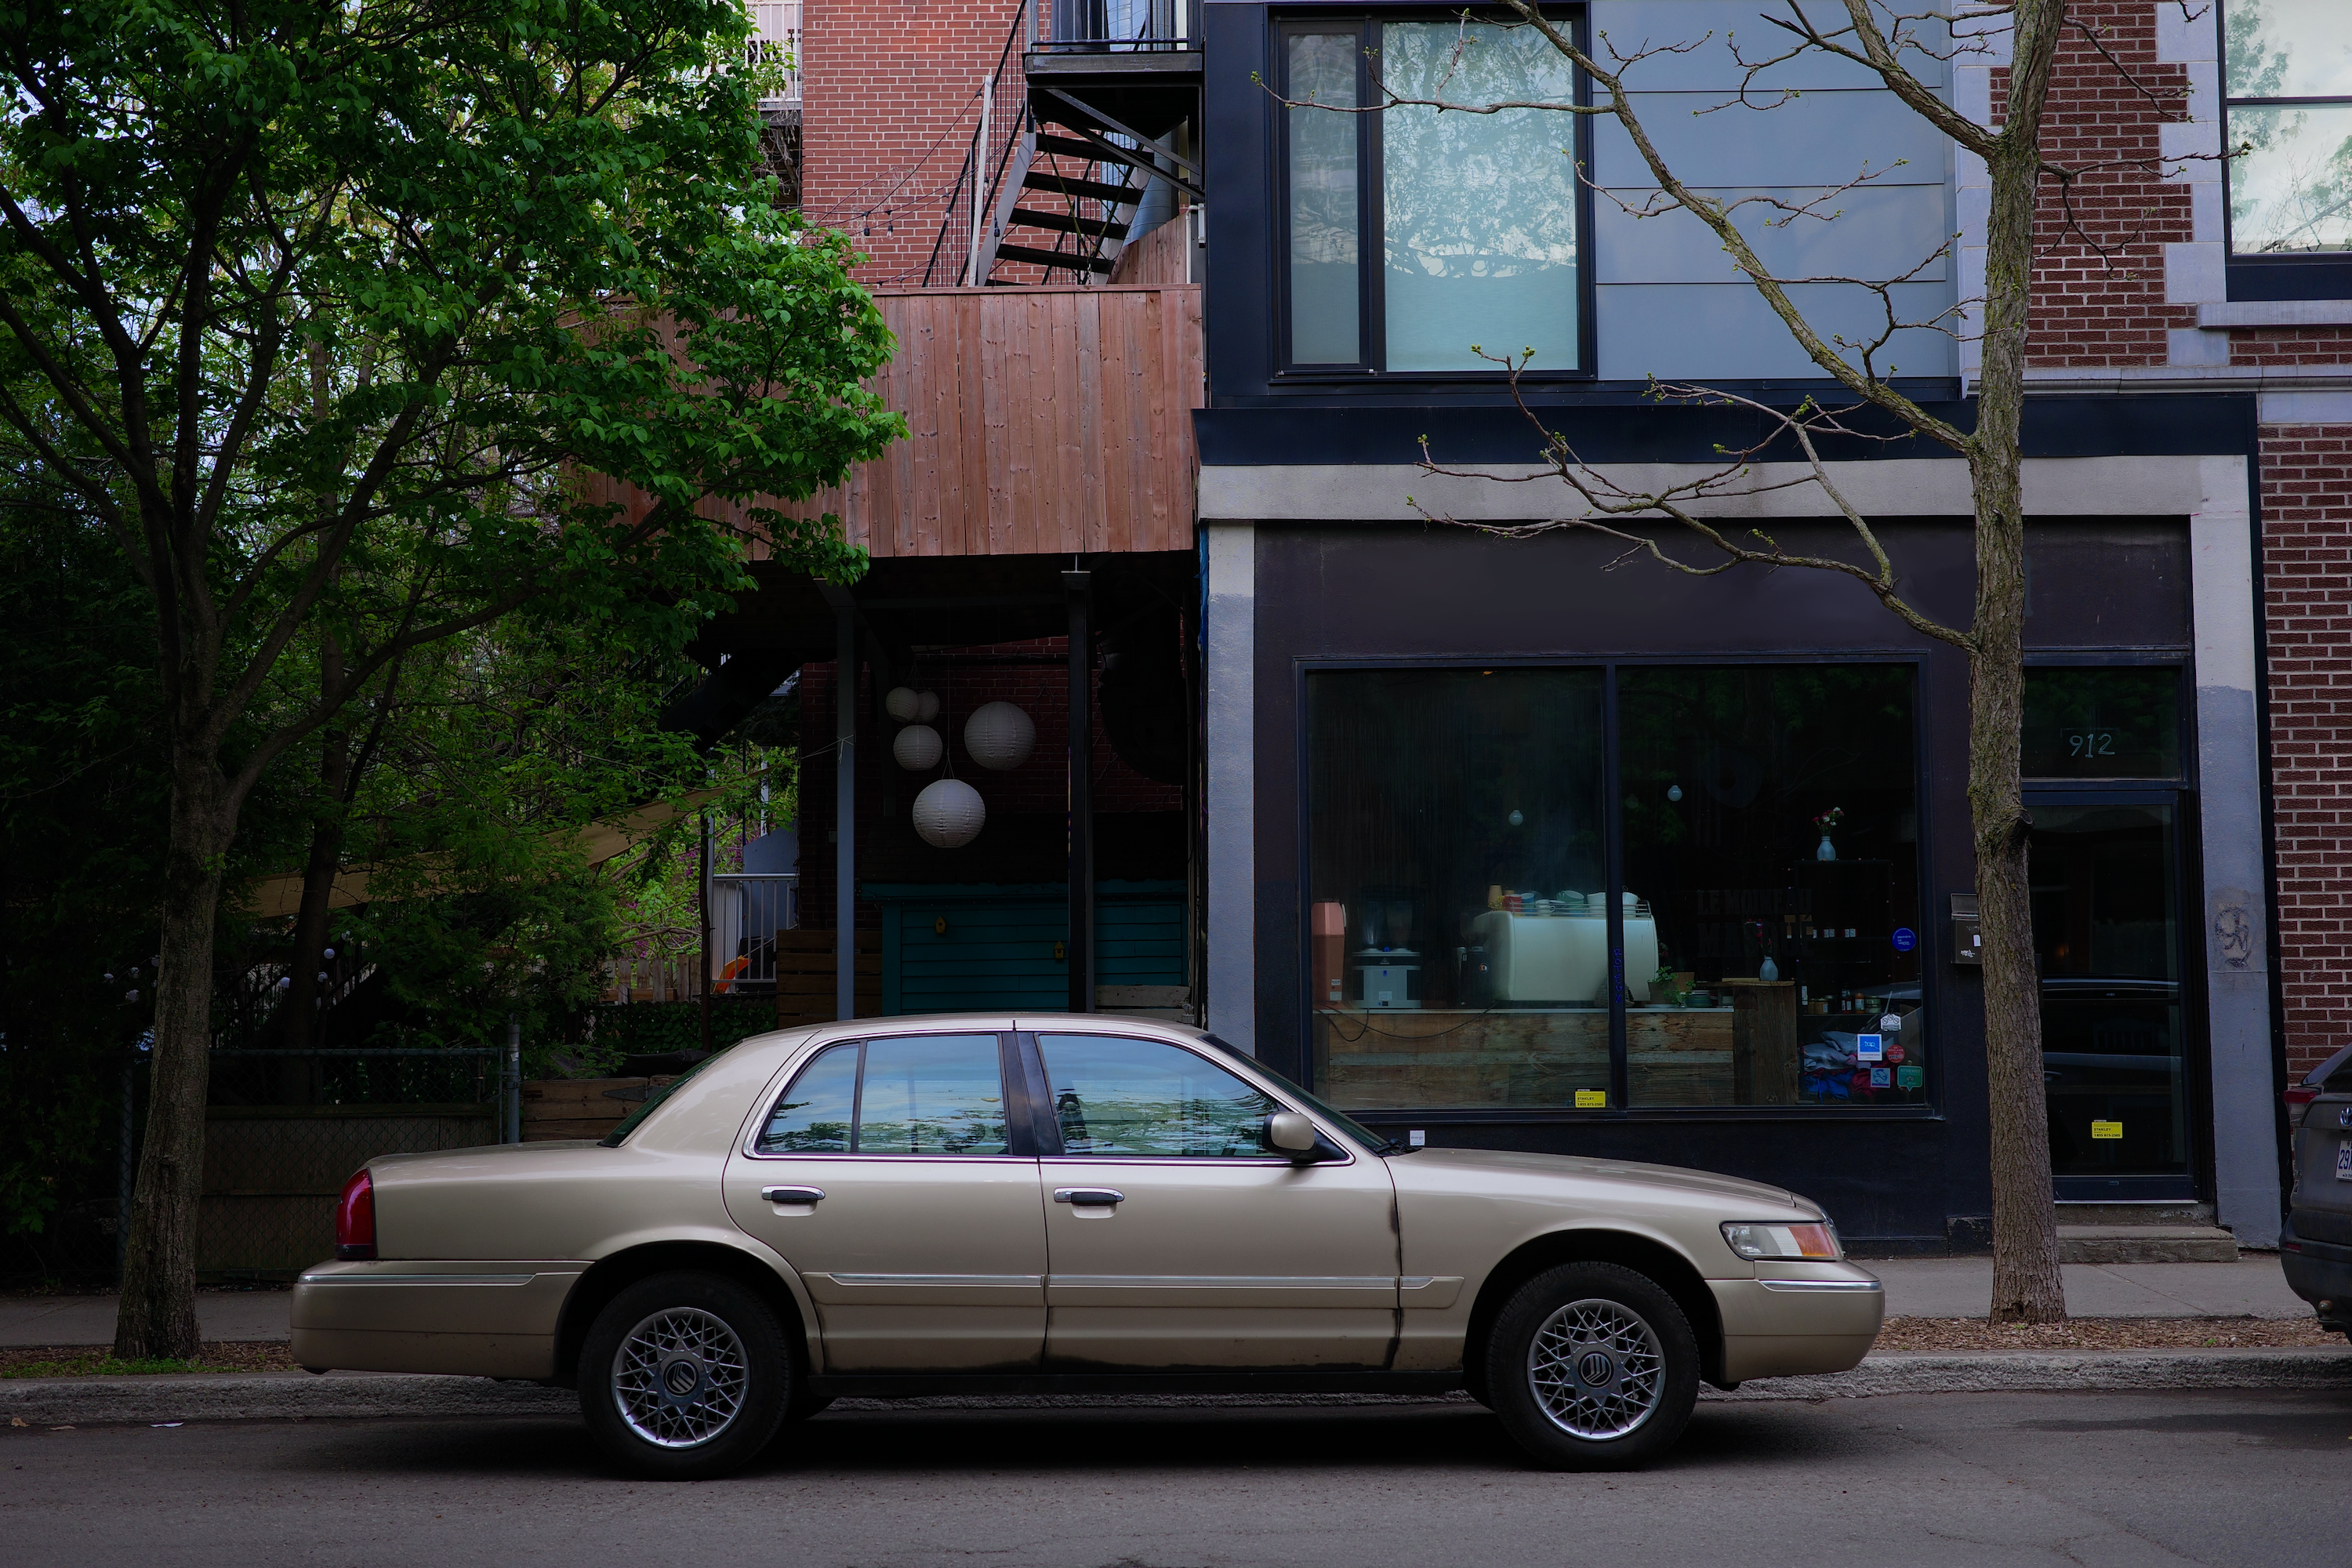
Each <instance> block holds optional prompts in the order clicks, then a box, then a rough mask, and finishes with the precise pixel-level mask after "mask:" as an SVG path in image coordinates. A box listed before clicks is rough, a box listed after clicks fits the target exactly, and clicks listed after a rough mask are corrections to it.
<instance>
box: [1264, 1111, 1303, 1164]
mask: <svg viewBox="0 0 2352 1568" xmlns="http://www.w3.org/2000/svg"><path fill="white" fill-rule="evenodd" d="M1265 1146H1266V1147H1267V1148H1269V1149H1271V1150H1273V1151H1274V1152H1276V1153H1278V1154H1287V1155H1289V1156H1290V1157H1291V1158H1292V1159H1294V1160H1311V1159H1313V1158H1314V1157H1315V1123H1313V1122H1312V1121H1307V1118H1305V1117H1304V1116H1301V1115H1299V1114H1298V1112H1297V1111H1296V1110H1277V1111H1276V1112H1274V1113H1273V1114H1272V1115H1270V1116H1268V1117H1267V1118H1266V1119H1265Z"/></svg>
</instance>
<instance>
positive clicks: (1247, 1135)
mask: <svg viewBox="0 0 2352 1568" xmlns="http://www.w3.org/2000/svg"><path fill="white" fill-rule="evenodd" d="M1037 1048H1038V1050H1039V1051H1040V1052H1041V1053H1042V1054H1043V1055H1044V1057H1045V1078H1046V1081H1047V1083H1048V1084H1049V1086H1050V1087H1051V1089H1052V1092H1053V1096H1054V1117H1055V1121H1057V1122H1059V1123H1060V1125H1061V1129H1062V1149H1063V1152H1065V1153H1070V1154H1120V1155H1140V1156H1156V1157H1160V1158H1167V1157H1175V1158H1202V1159H1215V1158H1218V1157H1221V1156H1233V1155H1245V1154H1263V1153H1265V1152H1266V1151H1265V1139H1264V1131H1265V1119H1266V1117H1267V1115H1268V1114H1269V1113H1271V1112H1273V1111H1275V1110H1279V1109H1280V1107H1278V1106H1277V1105H1276V1103H1275V1102H1274V1101H1273V1100H1270V1099H1268V1098H1267V1097H1266V1096H1265V1095H1263V1094H1260V1093H1259V1092H1258V1091H1257V1090H1256V1089H1252V1088H1251V1087H1250V1086H1249V1085H1248V1084H1246V1083H1244V1082H1243V1081H1242V1080H1241V1079H1238V1078H1236V1077H1234V1075H1233V1074H1232V1073H1229V1072H1227V1071H1226V1070H1225V1069H1224V1068H1221V1067H1218V1066H1216V1065H1215V1064H1213V1063H1212V1062H1210V1061H1207V1060H1205V1059H1204V1058H1201V1057H1199V1056H1196V1055H1194V1054H1193V1053H1192V1052H1191V1051H1188V1050H1185V1049H1183V1048H1181V1047H1177V1046H1170V1045H1163V1044H1161V1043H1160V1042H1159V1041H1157V1040H1131V1039H1122V1038H1119V1037H1117V1036H1108V1035H1041V1036H1039V1037H1037Z"/></svg>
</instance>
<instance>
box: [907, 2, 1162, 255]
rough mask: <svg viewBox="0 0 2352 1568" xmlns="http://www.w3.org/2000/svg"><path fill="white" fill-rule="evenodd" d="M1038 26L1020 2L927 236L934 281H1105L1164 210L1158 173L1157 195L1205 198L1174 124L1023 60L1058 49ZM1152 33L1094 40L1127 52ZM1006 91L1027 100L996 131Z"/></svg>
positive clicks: (1140, 45)
mask: <svg viewBox="0 0 2352 1568" xmlns="http://www.w3.org/2000/svg"><path fill="white" fill-rule="evenodd" d="M1031 26H1032V22H1031V16H1030V7H1029V4H1028V3H1027V0H1024V5H1022V6H1021V8H1020V9H1019V10H1018V11H1017V12H1016V13H1015V14H1014V16H1013V29H1012V32H1011V34H1010V35H1009V36H1008V37H1006V39H1005V44H1004V50H1003V55H1002V56H1001V57H1000V58H999V59H998V62H997V68H996V71H995V73H994V75H993V76H992V77H991V79H989V80H988V82H986V83H985V84H983V87H982V91H981V94H980V97H981V104H982V108H981V116H980V124H979V126H978V127H977V129H976V130H975V131H974V132H973V134H972V141H971V149H970V151H969V152H968V153H967V154H966V156H965V159H964V166H963V169H962V171H961V174H960V176H959V178H958V181H957V186H956V192H955V195H953V196H952V197H951V198H950V202H949V210H948V216H947V218H946V221H945V222H944V223H943V224H942V225H941V226H940V237H939V239H938V241H937V242H936V243H935V244H934V245H933V246H932V249H931V259H930V264H929V267H927V268H925V271H924V281H925V283H927V284H932V285H937V284H947V283H954V284H961V285H965V286H971V285H986V286H990V287H1003V286H1005V285H1008V284H1015V285H1017V284H1024V283H1029V284H1035V283H1060V282H1071V281H1075V282H1080V283H1097V282H1100V281H1101V280H1103V279H1107V278H1108V277H1109V276H1110V275H1111V272H1112V270H1113V268H1116V267H1117V266H1118V257H1119V253H1120V252H1121V251H1122V250H1124V249H1125V248H1126V247H1127V246H1128V244H1129V241H1130V240H1131V239H1133V238H1135V237H1139V234H1140V233H1141V232H1142V231H1143V230H1144V229H1146V228H1149V227H1150V226H1152V225H1153V224H1154V223H1156V222H1157V221H1158V220H1159V218H1160V216H1164V215H1163V214H1162V213H1160V212H1159V211H1156V210H1155V205H1156V202H1155V193H1154V191H1153V186H1154V184H1155V183H1158V184H1160V193H1159V195H1160V197H1161V198H1165V199H1169V200H1171V201H1172V192H1174V191H1182V192H1184V193H1186V194H1187V195H1190V196H1192V198H1193V199H1194V200H1195V201H1199V200H1202V199H1203V198H1202V191H1201V186H1200V178H1201V171H1200V166H1199V165H1198V164H1197V163H1194V162H1193V161H1192V159H1191V158H1189V157H1186V156H1185V155H1183V154H1182V153H1180V152H1178V151H1176V150H1175V149H1174V147H1173V145H1172V143H1174V142H1176V141H1177V137H1176V136H1175V135H1174V134H1172V133H1167V134H1162V135H1161V136H1160V138H1159V139H1158V140H1156V141H1155V140H1153V139H1152V138H1151V137H1150V136H1147V135H1146V134H1145V133H1144V132H1141V131H1139V130H1137V129H1136V128H1135V127H1133V126H1131V125H1129V124H1127V123H1125V122H1124V121H1121V120H1120V119H1118V118H1117V117H1116V115H1115V114H1114V113H1113V112H1111V111H1110V110H1109V109H1108V107H1106V105H1105V104H1104V103H1103V102H1101V101H1095V102H1088V101H1086V100H1082V99H1081V98H1080V97H1078V96H1077V95H1076V93H1074V92H1072V91H1067V90H1065V89H1062V88H1060V87H1056V86H1053V85H1050V84H1049V83H1048V82H1045V81H1040V80H1038V79H1036V74H1035V73H1034V71H1032V70H1028V69H1026V68H1025V67H1026V64H1027V60H1034V59H1035V58H1038V57H1036V56H1034V55H1032V56H1030V57H1027V59H1024V56H1023V55H1022V54H1021V53H1019V52H1017V47H1018V46H1021V45H1023V44H1024V43H1032V44H1036V45H1037V46H1038V47H1052V46H1050V45H1048V44H1042V43H1040V41H1037V40H1032V39H1031V38H1030V36H1029V35H1030V28H1031ZM1152 43H1153V40H1150V39H1142V38H1139V39H1136V40H1127V41H1122V42H1120V43H1118V44H1111V45H1106V44H1103V43H1101V42H1099V41H1097V42H1096V43H1094V44H1092V45H1091V46H1090V47H1095V48H1102V47H1113V48H1118V49H1121V50H1127V49H1141V48H1144V47H1150V45H1151V44H1152ZM1122 58H1127V59H1130V60H1131V59H1134V58H1138V57H1137V56H1135V55H1133V54H1124V55H1122ZM1016 74H1017V75H1018V77H1019V79H1018V81H1017V82H1016ZM1074 85H1076V84H1074ZM1001 89H1013V90H1018V91H1020V92H1021V94H1022V97H1023V100H1024V101H1023V102H1022V104H1021V106H1020V108H1019V109H1018V110H1016V112H1015V113H1014V114H1013V117H1012V118H1013V126H1012V129H1011V131H1010V132H1008V133H1006V134H1004V135H1003V136H1001V137H1000V136H998V135H996V134H994V133H993V131H992V121H994V120H995V117H996V116H995V106H996V105H997V104H998V103H1000V102H1002V101H1003V100H1005V99H1006V98H1007V97H1009V96H1010V93H1009V92H1007V91H1003V90H1001ZM1080 90H1082V91H1083V90H1085V89H1084V88H1083V87H1081V88H1080ZM1088 96H1089V97H1096V96H1097V95H1096V94H1089V95H1088ZM1033 269H1034V270H1033Z"/></svg>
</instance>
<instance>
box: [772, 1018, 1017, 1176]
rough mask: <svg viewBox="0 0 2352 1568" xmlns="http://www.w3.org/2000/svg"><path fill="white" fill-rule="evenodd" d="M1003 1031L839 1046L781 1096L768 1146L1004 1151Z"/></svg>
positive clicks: (830, 1150)
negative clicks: (1000, 1044)
mask: <svg viewBox="0 0 2352 1568" xmlns="http://www.w3.org/2000/svg"><path fill="white" fill-rule="evenodd" d="M1010 1147H1011V1144H1010V1142H1008V1140H1007V1137H1006V1122H1005V1115H1004V1080H1003V1071H1002V1068H1001V1067H1000V1065H999V1060H998V1053H997V1045H996V1037H995V1036H994V1035H908V1036H899V1037H892V1038H886V1039H879V1040H867V1041H864V1042H862V1043H858V1044H846V1045H838V1046H830V1047H826V1048H825V1049H824V1050H822V1051H820V1052H818V1053H817V1054H816V1056H815V1057H814V1058H812V1059H811V1060H810V1062H809V1064H808V1065H807V1066H806V1067H804V1068H802V1069H801V1070H800V1072H799V1073H798V1075H796V1076H795V1077H794V1078H793V1081H792V1087H790V1088H789V1089H785V1090H784V1092H783V1096H782V1098H781V1099H780V1100H777V1101H776V1107H775V1109H774V1110H772V1111H771V1112H770V1113H769V1116H768V1122H767V1125H766V1126H765V1127H763V1128H762V1129H761V1131H760V1137H759V1140H758V1142H757V1143H756V1144H754V1148H756V1149H757V1151H758V1152H760V1153H762V1154H1002V1153H1004V1152H1006V1151H1007V1150H1008V1149H1009V1148H1010Z"/></svg>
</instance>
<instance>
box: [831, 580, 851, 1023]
mask: <svg viewBox="0 0 2352 1568" xmlns="http://www.w3.org/2000/svg"><path fill="white" fill-rule="evenodd" d="M834 633H835V642H836V644H837V652H836V656H835V657H836V658H838V659H839V660H840V664H839V679H837V680H836V681H835V685H834V692H833V744H834V753H835V754H834V760H833V831H834V849H833V880H834V886H833V941H834V978H833V1016H835V1017H836V1018H855V1017H856V1016H857V609H856V605H850V604H847V603H843V604H840V605H835V608H834Z"/></svg>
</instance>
